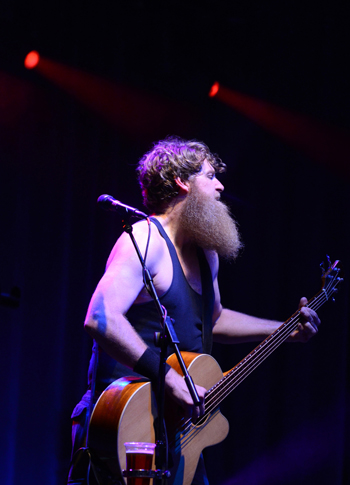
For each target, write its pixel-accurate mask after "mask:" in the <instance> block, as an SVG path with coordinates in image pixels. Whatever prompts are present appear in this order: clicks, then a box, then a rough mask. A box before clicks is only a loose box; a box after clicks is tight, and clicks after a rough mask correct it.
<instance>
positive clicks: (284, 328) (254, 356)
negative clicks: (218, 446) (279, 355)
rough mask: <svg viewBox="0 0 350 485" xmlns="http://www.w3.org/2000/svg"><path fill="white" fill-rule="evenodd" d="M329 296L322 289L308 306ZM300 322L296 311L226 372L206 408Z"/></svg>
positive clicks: (219, 399) (318, 304)
mask: <svg viewBox="0 0 350 485" xmlns="http://www.w3.org/2000/svg"><path fill="white" fill-rule="evenodd" d="M328 298H329V295H328V296H327V294H326V292H325V291H324V290H321V291H320V292H319V293H317V295H315V296H314V297H313V298H311V300H309V301H308V303H307V305H306V306H307V307H309V308H311V309H312V310H317V309H318V308H320V307H321V306H322V305H323V304H324V303H325V302H326V301H327V300H328ZM299 323H300V311H297V312H295V313H294V314H293V315H292V316H291V317H290V318H289V319H288V320H286V321H285V322H284V323H283V324H282V325H281V326H280V327H278V328H277V330H275V331H274V332H273V333H272V334H271V335H269V336H268V337H267V338H266V339H265V340H263V341H262V342H261V343H260V344H259V345H258V346H257V347H255V349H254V350H252V351H251V352H250V353H249V354H248V355H247V356H246V357H245V358H244V359H243V360H241V361H240V362H239V363H238V364H237V365H236V366H235V367H233V368H232V369H231V370H230V371H228V372H227V373H226V375H225V376H224V377H223V378H222V379H221V380H220V381H219V382H218V383H217V384H215V386H214V387H212V388H211V389H209V391H208V392H207V394H206V398H205V408H206V414H207V412H208V413H209V412H211V411H212V410H213V409H215V407H217V406H218V405H219V404H220V403H221V402H222V400H223V399H225V397H226V396H227V395H228V394H230V393H231V392H232V391H233V390H234V389H235V388H236V387H237V386H238V385H239V384H240V383H241V382H242V381H243V380H244V379H245V378H246V377H248V376H249V374H251V372H253V370H254V369H256V368H257V367H258V366H259V365H260V364H261V363H262V362H263V361H264V360H265V359H266V358H267V357H268V356H269V355H270V354H272V352H273V351H274V350H275V349H277V347H279V346H280V345H281V344H282V343H283V342H285V341H286V340H287V339H288V337H289V336H290V335H291V334H292V333H293V332H294V330H296V329H297V328H298V324H299Z"/></svg>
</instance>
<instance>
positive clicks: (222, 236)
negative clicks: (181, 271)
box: [180, 184, 243, 260]
mask: <svg viewBox="0 0 350 485" xmlns="http://www.w3.org/2000/svg"><path fill="white" fill-rule="evenodd" d="M180 224H181V228H182V229H183V231H184V232H185V234H186V236H187V237H188V238H189V239H190V240H192V241H193V242H195V243H196V244H197V245H198V246H200V247H201V248H203V249H208V250H213V251H216V252H217V253H218V254H219V256H222V257H223V258H225V259H228V260H234V259H235V258H236V257H237V255H238V252H239V250H240V248H241V247H242V246H243V245H242V243H241V240H240V235H239V232H238V228H237V225H236V222H235V221H234V220H233V218H232V216H231V214H230V209H229V208H228V207H227V206H226V205H225V204H224V203H223V202H221V201H220V200H215V199H213V198H212V197H209V196H207V195H206V194H203V193H202V192H200V191H199V190H198V189H197V187H196V185H195V184H191V188H190V191H189V193H188V195H187V197H186V200H185V202H184V204H183V206H182V210H181V216H180Z"/></svg>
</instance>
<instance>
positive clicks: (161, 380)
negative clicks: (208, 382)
mask: <svg viewBox="0 0 350 485" xmlns="http://www.w3.org/2000/svg"><path fill="white" fill-rule="evenodd" d="M147 220H148V223H149V221H150V219H148V218H147ZM122 222H123V230H124V231H125V232H126V233H127V234H129V236H130V239H131V241H132V243H133V245H134V248H135V251H136V253H137V256H138V258H139V260H140V263H141V265H142V268H143V270H144V275H145V280H146V281H145V285H146V289H147V291H148V293H149V294H150V295H151V296H152V298H153V300H154V302H155V304H156V307H157V310H158V313H159V316H160V319H161V326H162V332H160V333H158V332H157V334H158V336H157V337H159V338H157V340H158V342H159V345H158V346H159V347H160V364H159V377H158V392H157V407H158V422H157V430H156V434H157V441H156V460H155V463H156V469H157V470H156V473H155V479H154V484H155V485H161V484H162V483H164V482H165V480H166V479H167V478H169V477H170V472H169V471H168V470H167V467H168V457H167V441H166V429H165V423H164V402H165V369H166V358H167V346H168V345H169V344H172V345H173V346H174V349H175V353H176V356H177V359H178V361H179V364H180V367H181V370H182V372H183V375H184V379H185V382H186V385H187V387H188V390H189V392H190V394H191V397H192V399H193V403H194V405H195V406H199V405H200V399H199V397H198V394H197V390H196V388H195V386H194V383H193V380H192V378H191V376H190V374H189V373H188V371H187V368H186V365H185V363H184V361H183V358H182V355H181V353H180V351H179V348H178V346H177V344H179V343H180V342H179V340H178V338H177V336H176V333H175V330H174V327H173V325H172V321H171V318H170V317H169V316H167V312H166V309H165V308H164V307H163V306H162V305H161V303H160V301H159V298H158V295H157V292H156V289H155V287H154V284H153V280H152V277H151V275H150V272H149V271H148V269H147V267H146V265H145V261H144V259H143V257H142V254H141V252H140V249H139V247H138V245H137V242H136V240H135V238H134V235H133V229H132V226H131V224H130V222H129V218H128V217H125V216H124V217H123V220H122Z"/></svg>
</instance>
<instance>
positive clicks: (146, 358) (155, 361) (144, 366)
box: [134, 347, 171, 384]
mask: <svg viewBox="0 0 350 485" xmlns="http://www.w3.org/2000/svg"><path fill="white" fill-rule="evenodd" d="M159 363H160V357H159V355H158V354H156V353H155V352H154V351H153V350H152V349H150V348H149V347H148V348H147V349H146V350H145V351H144V353H143V354H142V355H141V357H140V358H139V360H138V361H137V362H136V365H135V367H134V371H135V372H137V373H138V374H141V375H142V376H145V377H147V378H148V379H149V380H150V381H151V382H153V383H154V384H157V382H158V375H159ZM170 369H171V367H170V365H169V364H165V375H167V373H168V372H169V370H170Z"/></svg>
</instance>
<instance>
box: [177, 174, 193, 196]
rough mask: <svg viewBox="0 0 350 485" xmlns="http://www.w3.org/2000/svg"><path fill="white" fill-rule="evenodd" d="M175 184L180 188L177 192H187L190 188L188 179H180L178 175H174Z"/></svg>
mask: <svg viewBox="0 0 350 485" xmlns="http://www.w3.org/2000/svg"><path fill="white" fill-rule="evenodd" d="M175 183H176V185H177V186H178V187H179V188H180V190H179V192H181V191H183V192H186V194H187V192H188V191H189V189H190V182H189V181H188V180H182V179H181V178H180V177H176V179H175Z"/></svg>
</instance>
